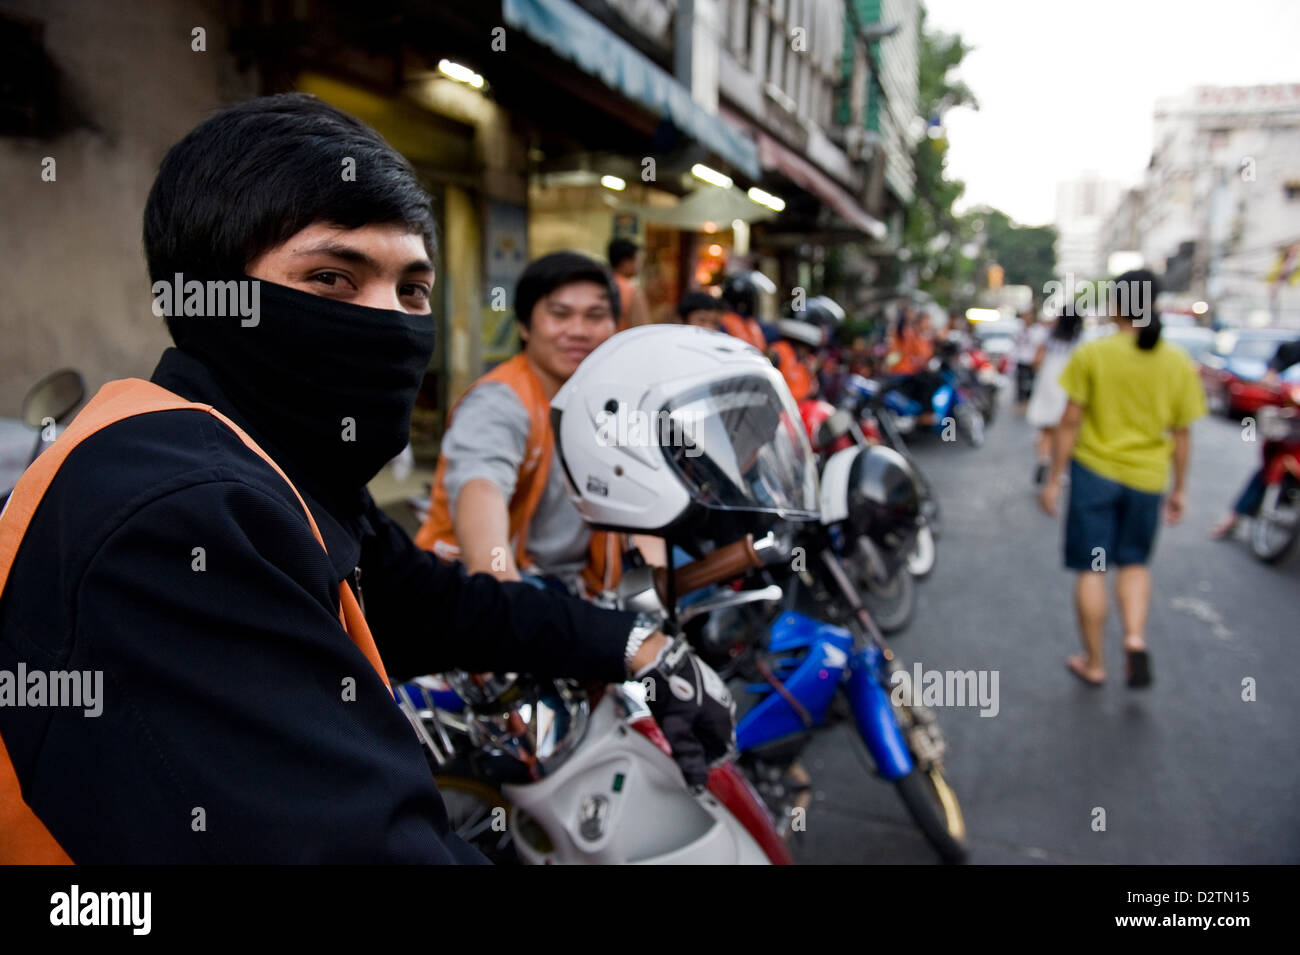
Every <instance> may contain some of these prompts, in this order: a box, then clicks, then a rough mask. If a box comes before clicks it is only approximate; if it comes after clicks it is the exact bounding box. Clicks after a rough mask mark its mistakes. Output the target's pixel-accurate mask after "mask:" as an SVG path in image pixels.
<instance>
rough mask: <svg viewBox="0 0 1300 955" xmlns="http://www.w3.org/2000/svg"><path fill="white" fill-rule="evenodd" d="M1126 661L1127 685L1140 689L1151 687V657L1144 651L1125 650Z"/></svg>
mask: <svg viewBox="0 0 1300 955" xmlns="http://www.w3.org/2000/svg"><path fill="white" fill-rule="evenodd" d="M1124 657H1125V659H1126V660H1127V661H1128V685H1129V686H1130V687H1132V688H1133V689H1140V688H1141V687H1144V686H1150V685H1151V656H1150V654H1148V653H1147V652H1146V651H1145V650H1125V651H1124Z"/></svg>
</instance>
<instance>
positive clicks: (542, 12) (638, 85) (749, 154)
mask: <svg viewBox="0 0 1300 955" xmlns="http://www.w3.org/2000/svg"><path fill="white" fill-rule="evenodd" d="M501 9H502V13H503V14H504V17H505V21H506V23H507V24H508V25H509V26H510V27H512V28H513V29H516V30H522V31H523V32H524V33H527V34H528V35H529V36H530V37H532V38H533V39H534V40H536V41H537V42H538V43H540V44H542V45H543V46H545V47H548V48H549V49H551V50H553V51H554V52H555V53H556V54H558V55H559V56H561V57H563V58H564V59H566V60H569V61H570V62H571V63H573V64H575V65H576V66H577V67H578V68H579V69H581V70H582V71H583V72H584V73H587V74H589V75H590V76H594V77H596V78H597V79H599V80H600V81H601V82H603V83H604V84H605V85H606V86H608V87H610V88H611V89H614V90H617V91H618V92H619V93H621V94H622V95H624V96H626V97H627V98H628V99H630V100H632V101H633V102H635V103H639V104H640V105H642V106H644V107H645V108H646V109H648V110H650V112H652V113H654V114H655V115H656V116H660V117H662V118H664V119H667V120H670V121H671V122H672V123H673V125H675V126H676V127H677V128H678V129H680V130H682V131H683V132H684V133H686V134H687V135H688V136H690V137H692V138H693V139H695V140H696V142H698V143H700V144H701V145H703V146H704V147H705V148H707V149H708V150H709V151H710V152H712V153H713V154H714V155H716V156H718V157H719V158H721V159H723V160H725V161H726V162H728V163H730V164H731V165H732V166H734V167H735V168H736V169H738V170H740V171H741V172H743V173H744V174H745V175H746V176H748V177H749V178H750V179H757V178H759V175H760V174H761V170H760V167H759V163H758V147H757V146H755V145H754V143H753V141H752V140H750V139H749V138H748V137H747V136H746V135H745V134H744V133H742V132H741V131H740V130H738V129H736V128H735V127H734V126H731V125H730V124H728V123H726V122H724V121H723V120H722V119H720V118H719V117H718V116H717V115H715V114H713V113H710V112H708V111H707V110H705V109H703V108H702V107H701V106H700V105H699V104H698V103H696V102H695V100H693V99H692V98H691V93H690V90H688V89H687V88H686V87H685V86H683V85H682V84H681V83H679V82H677V80H675V79H673V77H672V76H671V75H670V74H669V73H668V72H667V71H665V70H663V69H662V68H660V67H659V66H658V65H657V64H655V63H654V62H652V61H651V60H650V59H649V58H648V57H646V56H645V55H644V54H643V53H641V51H639V50H637V49H636V48H635V47H633V46H632V45H631V44H630V43H628V42H627V41H625V40H624V39H622V38H621V37H619V36H618V35H616V34H615V33H613V32H612V31H611V30H610V29H609V28H608V27H606V26H605V25H604V24H603V23H601V22H600V21H599V20H597V19H596V18H595V17H593V16H592V15H591V14H589V13H587V12H586V11H585V10H583V9H581V8H579V7H577V6H575V5H574V4H572V3H570V2H569V0H502V4H501Z"/></svg>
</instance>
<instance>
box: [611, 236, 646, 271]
mask: <svg viewBox="0 0 1300 955" xmlns="http://www.w3.org/2000/svg"><path fill="white" fill-rule="evenodd" d="M640 251H641V246H639V245H637V244H636V243H635V242H633V241H632V240H631V239H611V240H610V243H609V250H608V254H607V255H606V256H605V257H606V258H607V259H609V267H610V268H611V269H616V268H618V267H619V266H620V265H621V264H622V263H624V262H626V261H627V260H628V259H631V258H635V257H636V254H637V253H638V252H640Z"/></svg>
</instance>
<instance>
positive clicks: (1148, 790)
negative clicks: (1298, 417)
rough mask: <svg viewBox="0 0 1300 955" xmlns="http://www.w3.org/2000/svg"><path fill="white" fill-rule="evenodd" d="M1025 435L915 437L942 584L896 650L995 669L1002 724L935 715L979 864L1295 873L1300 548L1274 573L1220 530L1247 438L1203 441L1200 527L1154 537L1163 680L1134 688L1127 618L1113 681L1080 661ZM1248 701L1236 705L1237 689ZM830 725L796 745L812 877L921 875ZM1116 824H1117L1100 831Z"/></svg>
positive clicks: (1158, 671) (930, 663) (1195, 454)
mask: <svg viewBox="0 0 1300 955" xmlns="http://www.w3.org/2000/svg"><path fill="white" fill-rule="evenodd" d="M1032 446H1033V433H1032V431H1031V429H1030V428H1029V427H1028V426H1027V425H1026V424H1025V423H1024V422H1023V421H1022V420H1019V419H1017V418H1016V417H1014V415H1013V414H1012V411H1011V408H1010V406H1009V405H1006V404H1004V405H1003V406H1002V408H1001V410H1000V414H999V417H998V420H997V421H996V422H995V423H994V425H993V426H992V427H991V428H990V429H989V432H988V436H987V441H986V443H985V445H984V447H982V448H980V449H973V448H969V447H966V446H965V445H962V444H943V443H942V442H940V441H939V440H938V439H937V438H936V439H932V440H928V441H927V440H922V439H917V440H916V441H915V442H914V443H913V447H914V451H915V454H916V456H917V458H918V459H919V460H920V462H921V464H922V466H923V467H924V468H925V471H926V474H927V475H928V476H929V478H930V480H931V482H932V483H933V484H934V486H935V489H936V491H937V493H938V495H939V497H940V500H941V502H942V505H943V537H942V539H941V540H940V541H939V557H938V563H937V565H936V567H935V570H934V573H933V574H932V575H931V577H930V578H929V579H928V580H926V581H925V582H924V583H923V584H922V585H921V587H920V589H919V604H918V608H917V612H916V616H915V618H914V620H913V623H912V625H911V627H910V628H909V629H908V630H907V631H905V632H904V633H903V634H901V635H899V636H897V637H895V638H893V644H892V645H893V647H894V649H895V652H896V653H898V654H899V656H900V657H901V658H902V659H903V660H904V661H905V662H906V663H908V664H909V666H910V665H911V664H912V663H913V662H914V661H920V662H921V663H922V664H923V665H924V666H925V667H926V668H928V669H952V668H955V669H963V670H964V669H974V670H996V671H997V672H998V675H999V682H998V687H999V710H998V713H997V715H996V716H992V717H981V716H980V715H979V710H978V709H977V708H974V707H971V708H955V707H949V708H945V709H941V710H939V711H938V713H939V718H940V721H941V725H942V726H943V728H944V732H945V736H946V738H947V740H948V743H949V755H948V758H947V761H946V763H947V771H948V777H949V780H950V782H951V783H952V785H953V788H954V790H955V791H956V793H957V795H958V796H959V798H960V800H961V804H962V807H963V810H964V813H965V817H966V823H967V827H968V830H969V833H970V845H971V862H973V863H1034V862H1040V863H1042V862H1046V863H1138V864H1145V863H1192V864H1197V863H1288V862H1289V863H1296V862H1300V799H1298V798H1297V796H1300V769H1298V768H1297V752H1298V751H1300V747H1298V746H1297V743H1296V732H1297V729H1300V693H1298V692H1297V684H1298V678H1300V667H1297V664H1296V661H1297V657H1298V656H1300V654H1298V653H1297V649H1296V642H1297V640H1298V639H1300V627H1297V617H1298V616H1300V614H1298V611H1300V548H1298V549H1297V550H1296V551H1295V552H1293V553H1292V554H1291V555H1290V556H1289V557H1288V559H1287V560H1286V561H1284V562H1283V563H1282V564H1281V565H1279V566H1276V567H1268V566H1265V565H1264V564H1261V563H1259V562H1258V561H1257V560H1256V559H1255V558H1254V557H1253V556H1252V555H1251V553H1250V551H1249V548H1248V546H1247V544H1246V543H1245V542H1244V541H1242V540H1238V541H1235V542H1215V541H1211V540H1210V539H1209V538H1208V536H1207V530H1208V528H1209V526H1210V525H1211V524H1212V523H1213V522H1214V521H1215V520H1216V519H1217V518H1218V517H1219V516H1220V514H1222V513H1223V511H1224V510H1226V509H1227V507H1228V506H1229V505H1230V503H1231V502H1232V500H1233V499H1234V497H1235V495H1236V493H1237V491H1238V489H1239V488H1240V486H1241V484H1242V483H1243V482H1244V481H1245V479H1246V477H1247V476H1248V474H1249V473H1250V470H1251V469H1252V467H1254V466H1255V463H1256V461H1257V456H1258V445H1255V444H1249V443H1246V442H1244V441H1243V440H1242V429H1241V427H1240V426H1239V425H1237V424H1235V423H1233V422H1230V421H1227V420H1225V419H1222V418H1218V419H1202V420H1201V421H1200V422H1198V423H1197V424H1196V426H1195V428H1194V431H1193V446H1192V463H1191V473H1190V481H1189V484H1190V486H1189V490H1188V494H1189V513H1188V515H1187V517H1186V518H1185V519H1184V521H1183V523H1182V524H1180V525H1178V526H1176V527H1172V528H1170V527H1162V528H1161V530H1160V532H1159V537H1158V538H1157V543H1156V550H1155V556H1154V560H1153V565H1152V573H1153V576H1154V595H1153V599H1152V607H1151V615H1150V621H1149V629H1148V643H1149V645H1150V648H1151V654H1152V668H1153V672H1154V675H1155V683H1154V685H1153V686H1152V687H1151V688H1149V689H1147V690H1140V691H1135V690H1129V689H1127V688H1126V687H1125V686H1124V683H1123V656H1122V652H1121V644H1120V641H1121V636H1122V635H1121V631H1120V624H1119V620H1118V613H1117V611H1115V610H1114V608H1113V605H1112V609H1113V613H1112V617H1111V621H1110V625H1109V628H1108V631H1107V651H1106V652H1107V666H1108V677H1109V680H1108V684H1107V685H1106V686H1105V687H1103V688H1100V689H1091V688H1088V687H1086V686H1084V685H1082V684H1081V683H1079V682H1078V681H1077V680H1075V679H1074V677H1072V676H1071V675H1070V674H1069V673H1068V672H1067V671H1066V669H1065V665H1064V658H1065V656H1066V654H1067V653H1074V652H1077V651H1078V647H1079V644H1078V637H1077V635H1076V633H1077V632H1076V629H1075V623H1074V615H1073V609H1072V606H1071V596H1070V588H1071V577H1070V574H1069V572H1067V571H1066V570H1064V569H1063V568H1062V566H1061V527H1060V521H1059V519H1053V518H1050V517H1047V516H1046V515H1045V514H1043V513H1042V512H1041V511H1040V510H1039V509H1038V507H1037V504H1036V500H1035V495H1034V489H1033V486H1032V475H1031V466H1032ZM1247 678H1250V679H1251V680H1253V681H1254V685H1255V696H1256V698H1255V700H1254V701H1253V702H1246V701H1244V700H1243V698H1242V697H1243V681H1244V680H1246V679H1247ZM852 733H853V730H852V728H851V727H850V726H849V725H847V724H840V725H838V726H835V727H833V728H830V729H827V730H825V731H823V732H821V733H819V734H818V735H817V736H816V737H815V738H814V739H813V741H812V742H811V743H810V744H809V747H808V749H807V750H806V751H805V758H804V762H805V765H806V767H807V768H808V770H809V771H810V772H811V774H812V776H813V781H814V801H813V804H812V807H811V809H810V810H809V812H808V815H807V820H806V830H805V831H803V832H801V833H798V834H796V835H795V837H794V838H795V843H794V848H795V853H796V857H797V858H798V860H799V861H800V862H803V863H861V862H883V863H929V862H933V861H935V857H934V855H933V853H932V852H931V851H930V849H929V847H928V845H927V844H926V843H925V842H924V841H923V839H922V837H921V836H920V834H919V832H918V830H916V829H915V828H914V826H913V825H912V823H911V821H910V818H909V817H908V816H907V815H906V810H905V809H904V808H903V806H902V803H901V802H900V801H899V799H898V797H897V795H896V794H895V793H894V791H893V787H892V786H889V785H888V784H886V783H884V782H882V781H881V780H880V779H878V778H876V777H873V776H872V775H871V774H870V773H869V772H868V770H867V769H866V768H864V763H863V757H862V756H861V755H859V751H858V749H857V744H856V742H855V741H854V740H853V738H852V736H851V734H852ZM1098 807H1100V808H1101V809H1103V810H1104V811H1105V819H1104V821H1105V829H1104V831H1098V830H1096V829H1095V828H1094V820H1097V819H1099V818H1100V816H1099V814H1097V813H1096V812H1095V810H1096V809H1097V808H1098Z"/></svg>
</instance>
